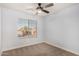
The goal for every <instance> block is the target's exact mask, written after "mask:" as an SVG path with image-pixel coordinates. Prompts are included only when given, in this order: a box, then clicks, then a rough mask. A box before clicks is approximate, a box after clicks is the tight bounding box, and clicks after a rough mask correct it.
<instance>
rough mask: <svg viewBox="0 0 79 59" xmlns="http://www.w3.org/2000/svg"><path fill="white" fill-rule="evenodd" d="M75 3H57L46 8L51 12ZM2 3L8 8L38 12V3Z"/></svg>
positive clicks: (43, 4)
mask: <svg viewBox="0 0 79 59" xmlns="http://www.w3.org/2000/svg"><path fill="white" fill-rule="evenodd" d="M47 4H48V3H42V6H43V7H44V6H45V5H47ZM74 4H75V3H55V4H54V6H52V7H49V8H46V10H48V11H50V13H52V12H58V11H60V10H62V9H64V8H67V7H69V6H72V5H74ZM0 5H1V6H3V7H6V8H10V9H14V10H18V11H23V12H28V13H35V12H36V10H35V8H36V7H37V6H38V5H37V3H0ZM42 15H45V13H42Z"/></svg>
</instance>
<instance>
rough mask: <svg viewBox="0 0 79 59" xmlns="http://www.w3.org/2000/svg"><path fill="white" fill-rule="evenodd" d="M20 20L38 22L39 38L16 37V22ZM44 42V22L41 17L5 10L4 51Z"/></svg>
mask: <svg viewBox="0 0 79 59" xmlns="http://www.w3.org/2000/svg"><path fill="white" fill-rule="evenodd" d="M19 18H23V19H28V18H31V19H35V20H37V32H38V34H37V38H30V39H29V38H25V39H19V38H18V37H17V36H16V29H17V27H16V21H17V20H18V19H19ZM41 42H43V36H42V20H41V18H40V17H36V16H33V15H31V14H28V13H23V12H19V11H15V10H11V9H7V8H3V48H2V50H3V51H5V50H9V49H14V48H18V47H23V46H28V45H32V44H37V43H41Z"/></svg>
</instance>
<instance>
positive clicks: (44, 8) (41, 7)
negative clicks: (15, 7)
mask: <svg viewBox="0 0 79 59" xmlns="http://www.w3.org/2000/svg"><path fill="white" fill-rule="evenodd" d="M42 5H43V3H38V4H37V7H36V8H35V9H34V8H30V9H26V10H33V11H34V10H36V11H37V14H38V13H41V12H44V13H47V14H48V13H50V12H49V11H48V10H46V8H48V7H52V6H54V3H49V4H47V5H45V6H42Z"/></svg>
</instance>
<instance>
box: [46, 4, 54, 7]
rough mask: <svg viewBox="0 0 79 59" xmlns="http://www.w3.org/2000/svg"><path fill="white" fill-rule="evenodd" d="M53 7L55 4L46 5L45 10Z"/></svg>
mask: <svg viewBox="0 0 79 59" xmlns="http://www.w3.org/2000/svg"><path fill="white" fill-rule="evenodd" d="M51 6H54V4H53V3H50V4H48V5H46V6H45V8H48V7H51Z"/></svg>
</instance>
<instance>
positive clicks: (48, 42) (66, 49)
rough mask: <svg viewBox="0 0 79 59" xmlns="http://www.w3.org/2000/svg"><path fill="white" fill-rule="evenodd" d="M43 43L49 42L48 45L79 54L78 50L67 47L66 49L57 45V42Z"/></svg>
mask: <svg viewBox="0 0 79 59" xmlns="http://www.w3.org/2000/svg"><path fill="white" fill-rule="evenodd" d="M45 43H47V44H49V45H51V46H55V47H58V48H60V49H63V50H65V51H69V52H71V53H74V54H76V55H79V53H78V52H75V51H72V50H69V49H67V48H63V47H61V46H59V45H57V44H53V43H50V42H45Z"/></svg>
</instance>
